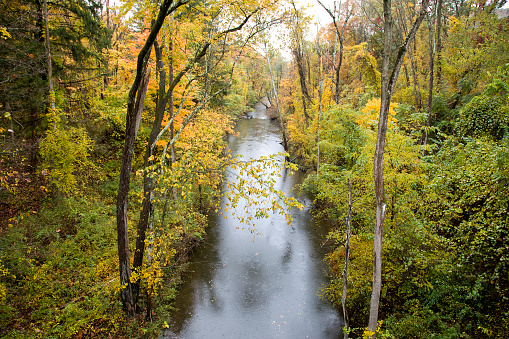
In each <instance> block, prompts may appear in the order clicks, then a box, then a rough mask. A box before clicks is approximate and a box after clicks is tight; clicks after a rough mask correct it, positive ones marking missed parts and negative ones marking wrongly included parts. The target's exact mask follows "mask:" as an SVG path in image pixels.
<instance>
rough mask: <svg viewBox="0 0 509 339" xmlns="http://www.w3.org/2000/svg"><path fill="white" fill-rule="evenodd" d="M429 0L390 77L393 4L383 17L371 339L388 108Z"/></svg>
mask: <svg viewBox="0 0 509 339" xmlns="http://www.w3.org/2000/svg"><path fill="white" fill-rule="evenodd" d="M428 4H429V0H423V1H422V8H421V11H420V14H419V16H418V17H417V19H416V20H415V22H414V23H413V25H412V28H411V29H410V32H409V33H408V36H407V37H406V39H405V41H404V43H403V44H402V45H401V46H400V48H399V50H398V54H397V56H396V59H395V61H394V64H393V67H392V72H391V73H390V75H389V64H390V57H391V44H392V26H393V19H392V14H391V0H384V3H383V13H384V35H385V37H384V50H383V60H382V72H381V80H382V83H381V87H382V88H381V105H380V118H379V120H378V133H377V141H376V150H375V158H374V166H373V177H374V183H375V196H376V223H375V229H374V240H373V290H372V294H371V303H370V312H369V324H368V330H369V331H370V333H371V335H370V336H369V338H371V339H373V338H376V330H377V323H378V309H379V304H380V292H381V288H382V240H383V229H384V221H385V209H386V204H385V203H384V198H383V196H384V180H383V160H384V151H385V139H386V135H387V121H388V119H389V106H390V103H391V97H392V93H393V91H394V88H395V86H396V82H397V80H398V75H399V71H400V69H401V65H402V64H403V58H404V57H405V54H406V51H407V49H408V46H409V44H410V42H411V41H412V40H413V38H414V37H415V34H416V32H417V29H418V28H419V26H420V24H421V22H422V20H423V19H424V16H425V15H426V9H427V7H428Z"/></svg>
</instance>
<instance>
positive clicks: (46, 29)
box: [44, 0, 57, 130]
mask: <svg viewBox="0 0 509 339" xmlns="http://www.w3.org/2000/svg"><path fill="white" fill-rule="evenodd" d="M44 33H45V43H46V59H47V67H48V87H49V107H50V109H51V116H53V115H54V114H55V88H54V87H53V62H52V61H51V46H50V42H49V24H48V1H47V0H44ZM56 128H57V124H56V121H53V130H56Z"/></svg>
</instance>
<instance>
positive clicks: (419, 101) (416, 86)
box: [408, 51, 422, 112]
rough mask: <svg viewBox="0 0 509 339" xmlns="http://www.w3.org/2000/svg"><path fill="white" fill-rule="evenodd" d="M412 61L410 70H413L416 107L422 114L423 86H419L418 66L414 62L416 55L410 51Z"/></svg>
mask: <svg viewBox="0 0 509 339" xmlns="http://www.w3.org/2000/svg"><path fill="white" fill-rule="evenodd" d="M408 56H409V59H410V66H411V67H410V68H411V69H412V82H413V85H414V97H415V106H416V108H417V111H418V112H420V111H421V109H422V97H421V86H420V85H419V78H418V77H417V66H416V65H415V61H414V53H413V52H412V51H410V52H409V53H408Z"/></svg>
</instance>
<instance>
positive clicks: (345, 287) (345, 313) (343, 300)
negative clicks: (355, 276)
mask: <svg viewBox="0 0 509 339" xmlns="http://www.w3.org/2000/svg"><path fill="white" fill-rule="evenodd" d="M352 208H353V198H352V184H351V183H350V179H348V213H347V214H346V240H345V268H344V270H343V295H342V296H341V304H342V305H343V318H344V321H345V326H344V330H343V338H344V339H348V331H347V330H348V328H349V326H350V324H349V319H348V310H347V308H346V299H347V293H348V263H349V261H350V237H351V235H352V232H351V221H352Z"/></svg>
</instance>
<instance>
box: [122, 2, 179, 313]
mask: <svg viewBox="0 0 509 339" xmlns="http://www.w3.org/2000/svg"><path fill="white" fill-rule="evenodd" d="M188 2H189V0H179V1H177V2H175V3H173V1H171V0H164V1H163V2H162V3H161V6H160V7H159V11H158V13H157V18H156V20H155V21H154V23H153V24H152V27H151V30H150V34H149V36H148V38H147V41H146V42H145V44H144V45H143V48H142V49H141V51H140V53H139V54H138V61H137V65H136V78H135V79H134V82H133V85H132V86H131V90H130V91H129V97H128V101H127V114H126V131H125V144H124V151H123V156H122V166H121V170H120V181H119V188H118V196H117V235H118V240H117V242H118V260H119V271H120V284H121V286H122V290H121V299H122V304H123V305H124V309H125V311H126V312H127V314H130V315H132V314H134V313H135V302H134V299H133V293H132V287H131V262H130V255H129V237H128V232H127V197H128V194H129V183H130V181H131V166H132V161H133V155H134V142H135V140H136V134H137V133H138V126H139V121H140V119H141V112H142V110H143V100H144V99H145V94H146V88H147V85H148V73H147V64H148V59H149V56H150V51H151V50H152V45H153V44H154V41H155V39H156V37H157V34H158V33H159V31H160V29H161V27H162V25H163V23H164V20H165V18H166V17H167V16H168V15H170V14H171V13H173V12H174V11H175V10H177V9H178V8H179V7H181V6H184V5H185V4H187V3H188Z"/></svg>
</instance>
